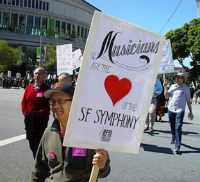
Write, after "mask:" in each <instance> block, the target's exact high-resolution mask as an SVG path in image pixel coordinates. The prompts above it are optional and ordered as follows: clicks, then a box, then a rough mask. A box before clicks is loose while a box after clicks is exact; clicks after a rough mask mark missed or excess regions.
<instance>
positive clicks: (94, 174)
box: [89, 165, 99, 182]
mask: <svg viewBox="0 0 200 182" xmlns="http://www.w3.org/2000/svg"><path fill="white" fill-rule="evenodd" d="M98 173H99V166H98V165H93V167H92V172H91V175H90V180H89V182H96V181H97V176H98Z"/></svg>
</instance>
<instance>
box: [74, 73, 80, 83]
mask: <svg viewBox="0 0 200 182" xmlns="http://www.w3.org/2000/svg"><path fill="white" fill-rule="evenodd" d="M78 74H79V72H75V74H74V82H75V85H76V83H77V80H78Z"/></svg>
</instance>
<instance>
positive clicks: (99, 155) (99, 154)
mask: <svg viewBox="0 0 200 182" xmlns="http://www.w3.org/2000/svg"><path fill="white" fill-rule="evenodd" d="M107 159H108V154H107V152H106V151H105V150H103V149H100V150H96V154H95V155H94V156H93V161H92V164H93V165H98V166H99V169H103V168H104V167H105V164H106V161H107Z"/></svg>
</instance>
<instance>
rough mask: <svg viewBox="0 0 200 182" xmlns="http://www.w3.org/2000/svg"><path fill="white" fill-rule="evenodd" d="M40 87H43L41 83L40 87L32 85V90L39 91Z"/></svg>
mask: <svg viewBox="0 0 200 182" xmlns="http://www.w3.org/2000/svg"><path fill="white" fill-rule="evenodd" d="M42 85H44V82H42V84H41V85H40V86H36V85H35V83H34V85H33V89H34V90H35V91H36V90H38V89H40V87H41V86H42Z"/></svg>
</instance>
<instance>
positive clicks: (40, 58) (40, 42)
mask: <svg viewBox="0 0 200 182" xmlns="http://www.w3.org/2000/svg"><path fill="white" fill-rule="evenodd" d="M41 55H42V33H40V60H39V67H40V66H41V61H42V60H41V59H42V56H41Z"/></svg>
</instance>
